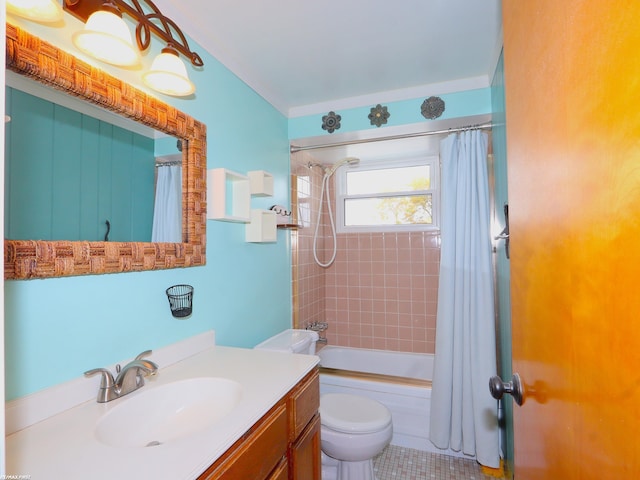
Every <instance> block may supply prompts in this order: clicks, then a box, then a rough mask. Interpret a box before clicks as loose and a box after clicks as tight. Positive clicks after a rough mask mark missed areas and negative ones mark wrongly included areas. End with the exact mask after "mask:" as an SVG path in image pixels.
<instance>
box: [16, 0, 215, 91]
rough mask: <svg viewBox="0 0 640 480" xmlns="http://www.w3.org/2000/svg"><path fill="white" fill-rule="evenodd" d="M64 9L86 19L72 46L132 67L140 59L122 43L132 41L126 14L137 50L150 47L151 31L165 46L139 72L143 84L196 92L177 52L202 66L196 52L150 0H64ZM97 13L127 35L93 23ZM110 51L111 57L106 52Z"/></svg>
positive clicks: (117, 63)
mask: <svg viewBox="0 0 640 480" xmlns="http://www.w3.org/2000/svg"><path fill="white" fill-rule="evenodd" d="M14 1H15V0H14ZM63 8H64V10H65V11H67V12H69V13H71V14H72V15H74V16H75V17H77V18H79V19H80V20H82V21H83V22H86V24H85V29H84V30H82V31H80V32H76V33H75V34H74V36H73V40H74V43H75V45H76V46H77V47H78V48H79V49H80V50H82V51H83V52H85V53H87V54H89V55H91V56H93V57H94V58H97V59H98V60H101V61H104V62H107V63H111V64H114V65H119V66H133V65H136V64H138V63H139V61H140V55H139V53H138V51H136V49H135V48H134V47H133V46H132V47H131V49H132V51H133V52H134V53H135V57H134V56H133V55H132V54H131V53H130V52H129V51H127V49H124V48H125V47H124V45H125V44H127V43H129V44H132V42H131V41H130V40H128V39H127V38H130V36H131V35H130V33H129V29H128V27H127V26H126V24H125V23H124V20H123V19H122V15H124V14H126V15H128V16H129V17H130V18H131V19H132V20H133V21H134V23H135V24H136V27H135V39H136V43H137V46H138V49H139V50H140V51H144V50H146V49H147V48H149V45H150V44H151V33H152V32H153V33H154V34H155V35H156V36H158V37H159V38H160V39H161V40H162V41H164V42H165V43H166V45H167V47H165V48H163V49H162V53H160V54H159V55H158V56H157V57H156V58H155V59H154V61H153V62H152V64H151V69H150V70H149V71H148V72H146V73H144V74H143V75H142V77H143V81H144V83H145V84H146V85H147V86H148V87H150V88H152V89H154V90H156V91H158V92H161V93H165V94H168V95H173V96H185V95H190V94H192V93H193V92H194V91H195V86H194V85H193V83H192V82H191V81H190V80H189V76H188V74H187V69H186V67H185V65H184V63H183V61H182V60H181V59H180V57H179V54H180V53H182V54H183V55H184V56H186V57H187V58H188V59H189V60H190V62H191V63H192V64H193V65H194V66H196V67H202V66H203V65H204V62H203V61H202V59H201V58H200V56H199V55H198V54H197V53H195V52H192V51H191V49H190V48H189V44H188V42H187V40H186V38H185V36H184V34H183V33H182V31H181V30H180V28H179V27H178V25H176V23H175V22H174V21H173V20H171V19H170V18H167V17H165V16H164V15H163V14H162V13H161V12H160V10H158V7H156V6H155V5H154V4H153V2H151V0H64V4H63ZM96 14H100V15H99V17H98V18H99V19H100V20H101V21H102V20H103V19H106V20H107V21H108V22H117V24H121V25H122V26H123V27H124V28H125V29H126V32H125V33H126V34H125V33H120V34H117V35H116V34H115V33H114V32H116V31H120V32H122V27H115V26H104V25H103V24H101V23H100V24H98V22H97V21H96V22H93V17H94V15H96ZM107 25H115V23H108V24H107ZM107 44H110V45H111V46H107ZM116 46H117V48H122V49H124V53H116ZM102 47H104V48H102ZM100 50H106V53H105V52H104V51H103V52H102V53H100V52H99V51H100ZM109 53H111V54H113V56H109V55H107V54H109ZM114 57H115V58H114Z"/></svg>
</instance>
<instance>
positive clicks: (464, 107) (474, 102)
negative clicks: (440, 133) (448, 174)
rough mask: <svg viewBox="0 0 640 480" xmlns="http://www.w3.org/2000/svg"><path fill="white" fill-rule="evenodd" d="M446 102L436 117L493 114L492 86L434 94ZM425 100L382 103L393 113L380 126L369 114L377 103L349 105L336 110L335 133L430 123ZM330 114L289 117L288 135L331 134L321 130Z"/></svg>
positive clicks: (297, 136)
mask: <svg viewBox="0 0 640 480" xmlns="http://www.w3.org/2000/svg"><path fill="white" fill-rule="evenodd" d="M435 96H438V97H440V98H441V99H442V100H444V102H445V110H444V112H443V113H442V115H441V116H440V117H438V118H437V119H436V120H447V119H452V118H460V117H467V116H471V115H483V114H488V113H491V89H490V88H489V87H487V88H478V89H474V90H466V91H463V92H455V93H447V94H442V95H435ZM424 101H425V98H424V97H421V98H415V99H411V100H402V101H396V102H388V103H384V102H383V103H382V104H381V105H382V106H385V107H387V111H388V112H389V114H390V116H389V118H388V119H387V123H385V124H383V125H382V126H380V127H376V126H375V125H371V121H370V120H369V114H370V113H371V109H372V108H374V107H375V105H371V106H368V107H362V108H350V109H346V110H340V109H335V110H333V111H334V112H335V113H336V114H337V115H340V117H341V119H340V128H339V129H338V130H335V131H334V132H333V134H339V133H346V132H356V131H360V130H371V129H379V130H383V129H385V128H387V127H394V126H400V125H411V124H416V123H425V124H428V123H429V122H431V121H432V120H427V119H425V117H423V116H422V113H421V109H420V107H421V106H422V103H423V102H424ZM327 113H329V112H328V111H327V112H326V113H321V114H318V115H307V116H303V117H295V118H291V119H289V138H290V139H294V138H306V137H315V136H319V135H332V134H331V133H328V132H327V131H326V130H323V129H322V117H323V116H324V115H326V114H327Z"/></svg>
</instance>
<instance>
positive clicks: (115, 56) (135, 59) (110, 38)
mask: <svg viewBox="0 0 640 480" xmlns="http://www.w3.org/2000/svg"><path fill="white" fill-rule="evenodd" d="M71 38H72V39H73V44H74V45H75V46H76V47H78V49H79V50H80V51H82V52H84V53H86V54H87V55H90V56H92V57H93V58H96V59H98V60H100V61H102V62H106V63H110V64H111V65H117V66H119V67H132V66H135V65H138V64H139V63H140V54H139V53H138V50H136V48H135V47H134V46H133V40H132V39H131V32H130V31H129V27H127V24H126V23H124V20H123V19H122V13H121V12H120V10H119V9H118V7H117V6H116V5H115V4H114V3H112V2H111V0H107V1H105V2H104V3H103V4H102V7H101V8H100V10H96V11H95V12H93V13H92V14H91V15H90V16H89V18H88V19H87V23H85V25H84V28H83V29H82V30H80V31H78V32H75V33H74V34H73V36H72V37H71Z"/></svg>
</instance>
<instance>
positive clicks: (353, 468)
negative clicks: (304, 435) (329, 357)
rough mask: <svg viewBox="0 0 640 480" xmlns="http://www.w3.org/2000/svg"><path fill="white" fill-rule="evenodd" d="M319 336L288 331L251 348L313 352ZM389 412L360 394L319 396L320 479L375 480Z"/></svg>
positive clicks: (389, 425) (390, 427) (388, 433)
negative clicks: (377, 457)
mask: <svg viewBox="0 0 640 480" xmlns="http://www.w3.org/2000/svg"><path fill="white" fill-rule="evenodd" d="M317 340H318V333H317V332H314V331H311V330H299V329H288V330H285V331H284V332H281V333H279V334H278V335H275V336H273V337H271V338H268V339H267V340H265V341H264V342H262V343H260V344H258V345H256V346H255V347H254V348H259V349H265V350H274V351H278V352H287V353H302V354H307V355H313V354H314V353H315V347H316V341H317ZM392 436H393V425H392V422H391V412H390V411H389V409H388V408H387V407H385V406H384V405H383V404H381V403H380V402H377V401H375V400H373V399H370V398H367V397H362V396H359V395H351V394H345V393H325V394H324V395H321V396H320V445H321V449H322V459H321V461H322V480H375V475H374V473H373V457H375V456H376V455H378V454H379V453H380V452H382V450H384V448H385V447H386V446H387V445H389V443H390V442H391V437H392Z"/></svg>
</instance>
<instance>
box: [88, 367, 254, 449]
mask: <svg viewBox="0 0 640 480" xmlns="http://www.w3.org/2000/svg"><path fill="white" fill-rule="evenodd" d="M145 388H148V390H144V389H145ZM130 395H132V396H131V397H129V398H128V396H125V397H123V398H121V399H118V400H114V401H115V402H118V403H119V402H122V403H120V404H119V405H116V406H114V408H112V409H111V410H109V411H108V412H107V413H105V414H104V415H103V416H102V417H101V418H100V420H98V423H97V425H96V429H95V435H96V438H97V439H98V440H99V441H100V442H102V443H104V444H107V445H110V446H113V447H151V446H156V445H162V444H164V443H167V442H171V441H174V440H177V439H179V438H182V437H185V436H188V435H191V434H193V433H196V432H198V431H201V430H204V429H206V428H209V427H211V426H212V425H213V424H214V423H215V422H217V421H218V420H220V419H222V418H223V417H225V416H226V415H228V414H229V413H230V412H231V411H232V410H233V409H234V408H235V406H236V405H237V404H238V402H239V401H240V398H241V397H242V387H241V386H240V384H239V383H237V382H234V381H232V380H228V379H226V378H216V377H200V378H191V379H188V380H181V381H177V382H172V383H168V384H166V385H161V386H158V387H151V386H150V385H147V386H144V387H142V390H139V391H138V392H135V393H133V394H130Z"/></svg>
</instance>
